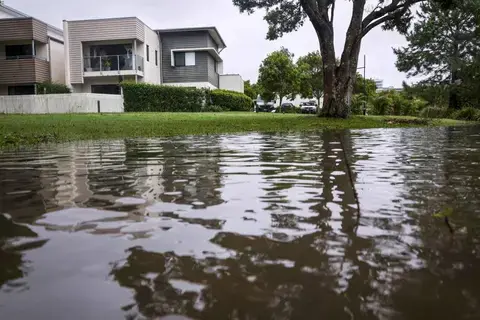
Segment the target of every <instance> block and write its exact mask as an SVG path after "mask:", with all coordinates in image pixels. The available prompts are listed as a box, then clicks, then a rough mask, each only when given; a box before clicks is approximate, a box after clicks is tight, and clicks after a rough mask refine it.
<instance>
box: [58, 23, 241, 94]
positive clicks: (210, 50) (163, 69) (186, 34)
mask: <svg viewBox="0 0 480 320" xmlns="http://www.w3.org/2000/svg"><path fill="white" fill-rule="evenodd" d="M63 30H64V36H65V57H66V68H65V78H66V82H67V84H68V85H70V86H71V87H72V89H73V92H84V93H89V92H91V93H108V94H119V93H120V87H119V83H120V82H122V81H126V80H128V81H135V82H145V83H152V84H163V85H172V86H185V87H196V88H211V89H216V88H220V89H228V90H234V91H238V92H244V86H243V80H242V78H241V77H240V75H231V74H229V75H224V74H223V59H222V58H221V56H220V53H221V51H222V50H223V49H224V48H225V47H226V45H225V42H224V41H223V39H222V37H221V36H220V33H219V32H218V30H217V29H216V28H215V27H204V28H182V29H163V30H153V29H151V28H150V27H148V26H147V25H146V24H144V23H143V22H142V21H141V20H140V19H138V18H136V17H126V18H113V19H95V20H77V21H64V22H63Z"/></svg>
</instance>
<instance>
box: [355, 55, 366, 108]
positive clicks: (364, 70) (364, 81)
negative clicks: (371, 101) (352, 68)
mask: <svg viewBox="0 0 480 320" xmlns="http://www.w3.org/2000/svg"><path fill="white" fill-rule="evenodd" d="M357 69H363V94H364V100H363V115H366V114H367V101H366V99H367V77H366V74H367V72H366V71H367V55H365V54H364V55H363V67H359V68H357Z"/></svg>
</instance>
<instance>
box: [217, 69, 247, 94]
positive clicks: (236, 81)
mask: <svg viewBox="0 0 480 320" xmlns="http://www.w3.org/2000/svg"><path fill="white" fill-rule="evenodd" d="M219 78H220V82H219V87H220V89H225V90H232V91H237V92H241V93H244V91H245V88H244V83H243V79H242V77H241V76H240V75H238V74H221V75H220V77H219Z"/></svg>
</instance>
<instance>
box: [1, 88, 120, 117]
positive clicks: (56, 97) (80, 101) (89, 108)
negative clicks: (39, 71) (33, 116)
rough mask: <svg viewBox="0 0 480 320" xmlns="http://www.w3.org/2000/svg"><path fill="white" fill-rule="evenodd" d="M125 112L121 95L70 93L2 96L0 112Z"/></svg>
mask: <svg viewBox="0 0 480 320" xmlns="http://www.w3.org/2000/svg"><path fill="white" fill-rule="evenodd" d="M96 112H123V98H122V96H120V95H109V94H96V93H69V94H46V95H22V96H0V113H96Z"/></svg>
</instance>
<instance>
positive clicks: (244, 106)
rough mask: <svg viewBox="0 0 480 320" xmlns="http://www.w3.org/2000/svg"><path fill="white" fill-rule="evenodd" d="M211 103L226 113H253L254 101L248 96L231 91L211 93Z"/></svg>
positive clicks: (214, 91) (217, 90)
mask: <svg viewBox="0 0 480 320" xmlns="http://www.w3.org/2000/svg"><path fill="white" fill-rule="evenodd" d="M209 96H210V103H211V104H213V105H217V106H220V107H222V108H223V109H224V110H226V111H251V110H253V101H252V99H251V98H249V97H248V96H247V95H245V94H243V93H240V92H236V91H229V90H221V89H216V90H212V91H210V92H209Z"/></svg>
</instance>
